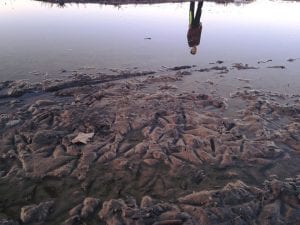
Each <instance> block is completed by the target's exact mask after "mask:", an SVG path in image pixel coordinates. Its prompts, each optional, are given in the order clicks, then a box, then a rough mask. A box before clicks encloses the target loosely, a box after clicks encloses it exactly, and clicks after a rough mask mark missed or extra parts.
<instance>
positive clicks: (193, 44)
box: [187, 0, 203, 55]
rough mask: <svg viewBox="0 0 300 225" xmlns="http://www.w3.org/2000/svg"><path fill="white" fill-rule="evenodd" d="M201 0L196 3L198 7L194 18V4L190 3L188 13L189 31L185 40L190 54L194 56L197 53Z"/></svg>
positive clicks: (200, 27)
mask: <svg viewBox="0 0 300 225" xmlns="http://www.w3.org/2000/svg"><path fill="white" fill-rule="evenodd" d="M202 6H203V0H200V1H199V2H198V7H197V11H196V16H195V14H194V13H195V12H194V11H195V2H194V1H192V2H190V12H189V30H188V33H187V39H188V44H189V47H190V48H191V54H192V55H195V54H196V53H197V46H198V45H199V44H200V38H201V32H202V24H201V22H200V18H201V13H202Z"/></svg>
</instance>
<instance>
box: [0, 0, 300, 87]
mask: <svg viewBox="0 0 300 225" xmlns="http://www.w3.org/2000/svg"><path fill="white" fill-rule="evenodd" d="M299 12H300V2H288V1H266V0H257V1H254V2H251V3H247V4H237V3H230V4H216V3H213V2H204V6H203V12H202V17H201V22H202V24H203V30H202V36H201V42H200V46H199V47H198V52H197V54H196V55H191V54H190V50H189V47H188V44H187V30H188V19H189V3H172V4H171V3H170V4H154V5H124V6H119V7H116V6H110V5H99V4H66V5H65V7H63V8H62V7H58V5H52V4H48V3H42V2H39V1H32V0H0V28H1V29H0V49H1V51H0V79H1V80H8V79H9V80H12V79H29V80H40V79H42V77H43V76H40V75H38V74H47V75H48V77H59V76H61V74H60V72H59V71H61V70H62V69H65V70H77V69H79V68H96V69H99V71H101V70H103V69H105V68H117V69H130V68H134V67H138V69H140V70H158V69H160V68H162V67H170V66H178V65H197V66H199V67H205V66H208V65H209V63H210V62H214V61H216V60H223V61H225V62H226V63H227V64H228V65H230V64H232V63H237V62H241V63H248V64H249V65H256V66H257V62H258V61H260V60H268V59H272V62H271V63H269V64H268V65H270V66H274V65H284V66H286V67H287V69H286V70H285V71H283V70H282V71H280V73H283V74H284V76H285V78H284V79H289V80H290V81H291V82H293V81H295V82H296V83H297V82H298V85H299V84H300V80H299V72H298V71H300V59H299V60H296V61H294V62H287V59H289V58H300V14H299ZM269 71H270V70H269ZM272 71H275V70H272ZM277 71H279V70H276V72H274V73H278V74H279V72H277Z"/></svg>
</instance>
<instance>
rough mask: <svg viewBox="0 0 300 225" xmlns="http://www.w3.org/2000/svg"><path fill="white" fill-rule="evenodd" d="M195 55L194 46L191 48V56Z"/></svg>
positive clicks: (195, 49)
mask: <svg viewBox="0 0 300 225" xmlns="http://www.w3.org/2000/svg"><path fill="white" fill-rule="evenodd" d="M196 53H197V47H196V46H193V47H191V54H192V55H196Z"/></svg>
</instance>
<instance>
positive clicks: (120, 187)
mask: <svg viewBox="0 0 300 225" xmlns="http://www.w3.org/2000/svg"><path fill="white" fill-rule="evenodd" d="M216 64H222V62H221V61H220V62H216ZM221 66H222V65H221ZM221 66H220V67H221ZM240 67H243V68H244V69H249V67H250V66H248V65H244V64H241V65H239V66H238V68H236V69H239V68H240ZM185 69H190V70H191V71H189V73H193V70H194V69H195V68H194V67H193V66H178V67H172V68H168V71H170V74H171V75H170V74H160V73H158V72H156V73H154V72H153V71H150V72H132V73H126V74H124V73H121V74H119V75H116V76H108V75H98V76H94V77H91V76H77V77H75V78H73V79H69V80H64V81H55V80H48V81H45V82H42V83H30V82H26V81H7V82H2V83H1V84H0V87H1V99H0V104H1V105H0V111H1V112H0V113H1V117H0V135H1V140H0V142H1V143H0V146H1V148H0V162H1V163H0V193H1V196H0V224H1V225H2V224H3V225H4V224H6V225H8V224H65V225H67V224H68V225H71V224H108V225H119V224H127V225H132V224H140V225H142V224H145V225H148V224H149V225H150V224H151V225H154V224H155V225H171V224H172V225H174V224H176V225H181V224H182V225H188V224H189V225H190V224H195V225H196V224H197V225H198V224H226V225H227V224H249V225H250V224H261V225H262V224H298V222H299V221H300V168H299V163H300V157H299V153H300V101H299V96H298V95H283V94H278V93H274V92H270V91H263V90H255V89H251V88H249V89H242V90H238V91H235V92H232V93H231V95H230V100H228V99H226V98H224V97H221V96H218V95H217V94H207V93H205V90H201V89H199V90H198V91H189V90H181V89H179V88H177V85H178V84H179V83H180V82H182V80H184V79H185V78H186V76H185V73H184V72H185ZM251 69H252V68H251ZM222 70H223V69H222ZM222 70H221V71H222ZM186 72H187V71H186ZM187 77H188V76H187ZM245 82H246V81H245ZM234 102H243V106H242V107H240V108H235V107H234ZM232 111H235V113H230V112H232Z"/></svg>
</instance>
